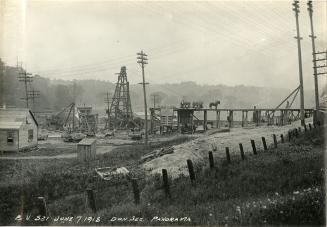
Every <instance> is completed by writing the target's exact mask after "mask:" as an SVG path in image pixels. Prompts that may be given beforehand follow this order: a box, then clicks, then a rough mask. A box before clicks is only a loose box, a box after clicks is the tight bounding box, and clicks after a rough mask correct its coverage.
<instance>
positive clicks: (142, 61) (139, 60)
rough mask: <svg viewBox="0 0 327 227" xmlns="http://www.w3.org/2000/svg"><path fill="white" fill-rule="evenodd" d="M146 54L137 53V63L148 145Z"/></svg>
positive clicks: (146, 142) (146, 143)
mask: <svg viewBox="0 0 327 227" xmlns="http://www.w3.org/2000/svg"><path fill="white" fill-rule="evenodd" d="M147 56H148V55H146V54H145V53H143V50H142V51H141V53H137V63H139V64H140V65H141V67H142V77H143V82H142V83H141V84H142V85H143V96H144V113H145V145H148V111H147V109H148V107H147V104H146V91H145V85H146V83H145V78H144V65H146V64H148V62H147V60H148V59H147Z"/></svg>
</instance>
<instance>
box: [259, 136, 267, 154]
mask: <svg viewBox="0 0 327 227" xmlns="http://www.w3.org/2000/svg"><path fill="white" fill-rule="evenodd" d="M261 139H262V144H263V149H264V150H265V151H266V150H268V148H267V143H266V138H265V137H261Z"/></svg>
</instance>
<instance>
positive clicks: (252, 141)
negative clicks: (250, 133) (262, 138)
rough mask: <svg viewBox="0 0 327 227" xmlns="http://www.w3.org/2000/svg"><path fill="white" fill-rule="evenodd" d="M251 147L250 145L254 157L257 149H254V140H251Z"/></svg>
mask: <svg viewBox="0 0 327 227" xmlns="http://www.w3.org/2000/svg"><path fill="white" fill-rule="evenodd" d="M251 145H252V151H253V154H254V155H257V154H258V153H257V148H256V147H255V142H254V140H251Z"/></svg>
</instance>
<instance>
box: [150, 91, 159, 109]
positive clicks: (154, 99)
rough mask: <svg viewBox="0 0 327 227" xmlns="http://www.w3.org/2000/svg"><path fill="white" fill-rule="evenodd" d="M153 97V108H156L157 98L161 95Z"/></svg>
mask: <svg viewBox="0 0 327 227" xmlns="http://www.w3.org/2000/svg"><path fill="white" fill-rule="evenodd" d="M151 96H152V97H153V108H156V98H159V95H156V94H153V95H151Z"/></svg>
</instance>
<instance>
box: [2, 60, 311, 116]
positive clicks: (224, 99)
mask: <svg viewBox="0 0 327 227" xmlns="http://www.w3.org/2000/svg"><path fill="white" fill-rule="evenodd" d="M2 81H3V91H2V94H1V95H2V96H3V102H4V103H5V104H6V105H7V106H17V107H24V106H25V102H24V100H21V97H24V92H25V90H24V86H23V83H21V82H19V81H18V69H17V68H16V67H9V66H5V70H4V73H3V75H2ZM74 83H75V89H74ZM29 88H30V89H32V88H34V89H35V90H39V91H40V93H41V96H40V98H38V99H37V100H35V105H34V109H35V110H37V111H41V110H47V109H48V110H59V109H61V108H63V107H65V106H67V105H69V104H70V103H71V102H72V101H73V99H74V98H73V97H74V90H75V95H76V103H77V105H84V104H85V105H91V106H93V107H94V108H95V109H96V110H97V111H98V112H99V113H104V108H105V104H104V98H105V95H106V92H110V93H111V95H112V94H113V93H114V90H115V84H114V83H111V82H108V81H100V80H75V81H66V80H50V79H48V78H44V77H42V76H35V77H34V79H33V83H32V84H31V85H29ZM292 90H293V89H280V88H269V87H254V86H243V85H239V86H226V85H198V84H196V83H194V82H182V83H175V84H150V85H148V86H147V101H148V106H149V107H150V106H153V99H152V97H151V95H152V94H156V95H158V96H159V97H158V98H157V106H158V105H174V106H177V105H179V103H180V101H181V100H182V99H185V100H187V101H203V102H204V105H205V106H208V105H209V103H210V102H213V101H216V100H220V102H221V105H220V107H224V108H229V107H230V108H252V107H253V106H257V107H275V106H277V105H278V104H279V103H280V102H281V101H282V100H283V99H284V98H285V97H286V96H287V95H288V94H289V93H290V92H291V91H292ZM130 94H131V101H132V109H133V111H143V91H142V86H141V85H139V84H132V85H130ZM298 103H299V102H298V99H297V100H296V101H295V103H294V104H293V105H294V107H298V106H299V105H298ZM305 106H306V107H308V108H309V107H313V106H314V92H313V90H305Z"/></svg>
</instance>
